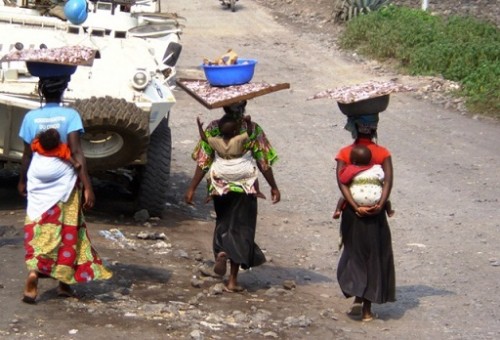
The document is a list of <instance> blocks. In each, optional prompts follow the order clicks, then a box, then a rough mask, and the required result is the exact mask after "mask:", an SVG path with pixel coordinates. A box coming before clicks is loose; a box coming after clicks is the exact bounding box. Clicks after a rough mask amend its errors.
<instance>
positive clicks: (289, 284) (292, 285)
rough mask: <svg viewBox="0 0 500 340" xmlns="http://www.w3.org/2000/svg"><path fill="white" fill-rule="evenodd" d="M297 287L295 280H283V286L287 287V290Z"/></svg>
mask: <svg viewBox="0 0 500 340" xmlns="http://www.w3.org/2000/svg"><path fill="white" fill-rule="evenodd" d="M296 287H297V285H296V284H295V281H294V280H285V281H283V288H285V289H286V290H292V289H295V288H296Z"/></svg>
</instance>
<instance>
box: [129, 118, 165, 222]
mask: <svg viewBox="0 0 500 340" xmlns="http://www.w3.org/2000/svg"><path fill="white" fill-rule="evenodd" d="M171 157H172V135H171V132H170V127H169V126H168V120H167V119H166V118H164V119H163V120H162V121H161V122H160V125H158V127H157V128H156V129H155V130H154V132H153V133H152V134H151V140H150V142H149V149H148V158H147V162H146V165H144V166H142V169H141V171H140V174H139V181H140V182H139V193H138V199H137V205H138V208H139V209H146V210H148V212H149V215H150V216H155V217H160V216H161V213H162V211H163V209H164V208H165V203H166V201H167V196H168V184H169V179H170V162H171Z"/></svg>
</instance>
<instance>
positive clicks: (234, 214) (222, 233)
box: [212, 192, 266, 269]
mask: <svg viewBox="0 0 500 340" xmlns="http://www.w3.org/2000/svg"><path fill="white" fill-rule="evenodd" d="M212 197H213V200H214V208H215V213H216V215H217V219H216V224H215V231H214V239H213V250H214V255H215V256H217V254H218V253H219V252H221V251H224V252H225V253H226V254H227V256H228V258H229V259H230V260H231V261H233V262H234V263H238V264H239V265H240V266H241V267H242V268H243V269H248V268H250V267H256V266H258V265H261V264H263V263H264V262H266V257H265V256H264V253H262V250H260V248H259V246H257V244H255V241H254V240H255V229H256V227H257V198H256V196H255V195H247V194H244V193H236V192H229V193H227V194H225V195H222V196H212Z"/></svg>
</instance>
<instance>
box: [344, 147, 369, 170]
mask: <svg viewBox="0 0 500 340" xmlns="http://www.w3.org/2000/svg"><path fill="white" fill-rule="evenodd" d="M349 158H350V161H351V163H352V164H356V165H368V164H370V161H371V160H372V152H371V151H370V149H368V147H367V146H366V145H362V144H358V145H355V146H354V147H353V148H352V150H351V154H350V155H349Z"/></svg>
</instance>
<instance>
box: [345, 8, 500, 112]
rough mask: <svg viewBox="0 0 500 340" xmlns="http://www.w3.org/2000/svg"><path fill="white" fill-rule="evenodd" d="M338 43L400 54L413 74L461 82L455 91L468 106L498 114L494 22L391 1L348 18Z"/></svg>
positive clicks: (498, 42)
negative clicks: (400, 4)
mask: <svg viewBox="0 0 500 340" xmlns="http://www.w3.org/2000/svg"><path fill="white" fill-rule="evenodd" d="M340 45H341V47H342V48H346V49H355V50H357V51H359V52H360V53H362V54H364V55H367V56H370V57H372V58H376V59H378V60H387V59H394V60H397V61H398V62H399V63H400V65H401V67H402V68H403V70H405V71H407V72H408V73H409V74H412V75H441V76H443V77H444V78H446V79H449V80H453V81H457V82H460V83H461V85H462V89H461V90H459V91H458V93H457V94H458V95H460V96H464V98H465V99H466V104H467V107H468V108H469V110H471V111H473V112H478V113H483V114H489V115H494V116H497V117H499V118H500V30H499V29H498V28H497V27H496V26H495V25H493V24H489V23H486V22H481V21H478V20H476V19H473V18H469V17H450V18H444V17H440V16H432V15H430V14H429V13H427V12H424V11H421V10H416V9H409V8H405V7H398V6H393V5H390V6H387V7H384V8H382V9H381V10H379V11H376V12H371V13H368V14H366V15H362V16H358V17H356V18H355V19H353V20H351V21H349V22H348V24H347V28H346V30H345V32H344V34H343V36H342V37H341V39H340Z"/></svg>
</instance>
